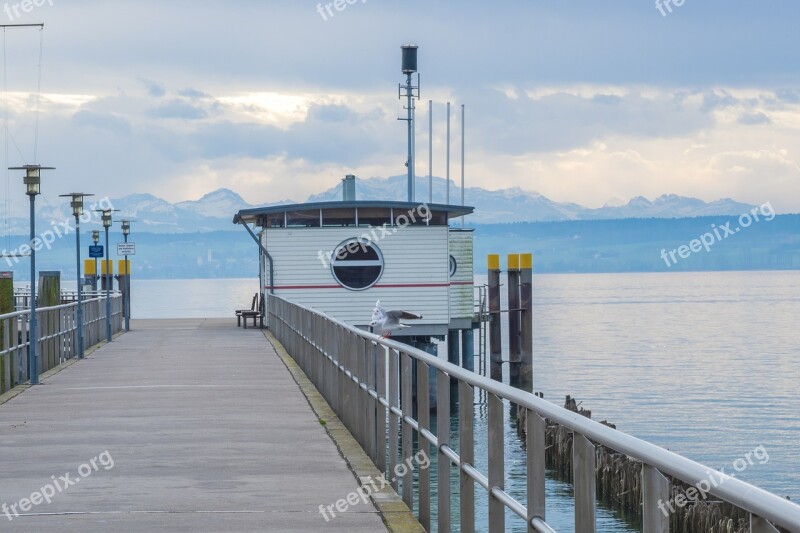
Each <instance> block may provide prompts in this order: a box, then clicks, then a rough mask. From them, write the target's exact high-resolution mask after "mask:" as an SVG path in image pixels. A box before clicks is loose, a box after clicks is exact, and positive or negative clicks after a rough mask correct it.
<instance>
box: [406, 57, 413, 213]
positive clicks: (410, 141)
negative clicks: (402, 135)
mask: <svg viewBox="0 0 800 533" xmlns="http://www.w3.org/2000/svg"><path fill="white" fill-rule="evenodd" d="M406 96H407V97H408V106H407V107H408V109H407V110H406V111H408V161H407V165H408V201H409V202H413V201H414V150H413V146H412V144H413V142H414V133H413V132H414V124H413V123H412V122H413V120H414V114H413V110H412V107H411V106H413V105H414V94H413V89H412V88H411V73H410V72H409V73H408V74H407V75H406Z"/></svg>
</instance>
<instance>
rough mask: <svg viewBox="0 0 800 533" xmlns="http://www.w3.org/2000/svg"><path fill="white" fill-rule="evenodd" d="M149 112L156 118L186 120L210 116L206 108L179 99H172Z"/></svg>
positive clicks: (148, 112)
mask: <svg viewBox="0 0 800 533" xmlns="http://www.w3.org/2000/svg"><path fill="white" fill-rule="evenodd" d="M147 114H148V115H149V116H151V117H154V118H177V119H185V120H199V119H203V118H206V117H207V116H208V113H207V112H206V110H205V109H203V108H201V107H198V106H195V105H192V104H188V103H186V102H181V101H179V100H172V101H170V102H167V103H165V104H162V105H160V106H158V107H155V108H152V109H149V110H148V111H147Z"/></svg>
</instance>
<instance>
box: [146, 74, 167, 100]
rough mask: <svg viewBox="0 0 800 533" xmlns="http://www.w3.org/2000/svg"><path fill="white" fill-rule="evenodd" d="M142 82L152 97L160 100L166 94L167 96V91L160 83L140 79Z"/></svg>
mask: <svg viewBox="0 0 800 533" xmlns="http://www.w3.org/2000/svg"><path fill="white" fill-rule="evenodd" d="M140 81H141V82H142V84H143V85H144V86H145V87H146V88H147V92H148V94H149V95H150V96H153V97H156V98H160V97H162V96H164V95H165V94H167V91H166V89H164V86H163V85H161V84H159V83H156V82H154V81H152V80H148V79H145V78H140Z"/></svg>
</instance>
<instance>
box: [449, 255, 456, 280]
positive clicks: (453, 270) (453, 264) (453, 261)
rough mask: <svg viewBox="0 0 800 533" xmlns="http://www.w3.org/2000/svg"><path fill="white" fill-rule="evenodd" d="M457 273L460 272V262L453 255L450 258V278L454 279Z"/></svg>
mask: <svg viewBox="0 0 800 533" xmlns="http://www.w3.org/2000/svg"><path fill="white" fill-rule="evenodd" d="M456 272H458V261H456V258H455V257H453V256H452V255H451V256H450V277H451V278H452V277H453V276H455V275H456Z"/></svg>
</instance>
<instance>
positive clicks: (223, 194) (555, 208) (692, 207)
mask: <svg viewBox="0 0 800 533" xmlns="http://www.w3.org/2000/svg"><path fill="white" fill-rule="evenodd" d="M416 185H417V198H418V199H419V200H421V201H424V200H425V199H427V198H428V179H427V178H418V179H417V184H416ZM464 192H465V200H466V204H467V205H471V206H474V207H475V213H474V214H473V215H471V216H470V217H468V221H469V222H470V223H474V224H488V223H498V222H524V221H531V222H534V221H564V220H600V219H619V218H681V217H697V216H721V215H739V214H741V213H744V212H746V211H749V210H750V209H751V207H752V206H749V205H747V204H742V203H739V202H736V201H734V200H731V199H727V198H725V199H722V200H717V201H714V202H710V203H708V202H704V201H703V200H699V199H697V198H687V197H683V196H676V195H663V196H660V197H658V198H656V199H655V200H652V201H651V200H648V199H647V198H644V197H641V196H638V197H636V198H633V199H631V200H630V201H628V202H625V201H622V200H620V199H618V198H614V199H611V200H610V201H609V202H608V203H606V205H604V206H603V207H600V208H597V209H592V208H588V207H583V206H581V205H578V204H575V203H568V202H555V201H553V200H550V199H549V198H547V197H545V196H542V195H541V194H538V193H535V192H528V191H524V190H522V189H519V188H512V189H502V190H498V191H489V190H486V189H482V188H480V187H468V188H467V189H466V190H465V191H464ZM406 194H407V191H406V177H405V176H394V177H391V178H372V179H366V180H361V179H358V180H357V184H356V198H357V199H359V200H405V198H406ZM341 198H342V184H341V182H339V183H338V184H337V185H336V186H335V187H332V188H331V189H328V190H327V191H324V192H322V193H319V194H313V195H311V196H309V198H308V200H307V201H309V202H323V201H338V200H341ZM447 199H448V191H447V182H446V181H445V180H444V179H442V178H434V179H433V201H434V203H447ZM101 200H102V199H101V198H98V197H93V198H87V199H86V206H87V207H86V209H87V210H89V209H91V208H92V206H93V205H96V204H97V203H99V202H101ZM106 202H107V201H106ZM449 202H450V203H452V204H460V203H461V190H460V189H459V188H458V187H456V184H455V183H453V182H452V181H451V183H450V190H449ZM289 203H294V202H293V201H291V200H286V201H282V202H276V203H274V204H264V205H278V204H289ZM110 204H111V205H112V206H113V208H114V209H118V210H119V211H118V212H117V213H115V214H114V218H115V220H119V219H121V218H122V217H130V218H133V219H134V220H135V222H134V231H141V232H148V233H196V232H207V231H219V230H223V231H224V230H228V231H230V230H234V229H235V228H234V226H233V224H232V219H233V215H234V214H235V213H236V212H237V211H239V210H240V209H247V208H251V207H254V205H252V204H250V203H248V202H247V201H245V200H244V199H243V198H242V197H241V196H240V195H239V194H237V193H235V192H234V191H231V190H230V189H218V190H216V191H213V192H210V193H208V194H206V195H205V196H203V197H202V198H200V199H198V200H190V201H183V202H177V203H171V202H168V201H167V200H164V199H162V198H159V197H157V196H154V195H152V194H132V195H129V196H125V197H123V198H119V199H111V200H110ZM36 206H37V222H38V228H37V229H39V230H40V231H44V230H46V229H47V228H48V227H49V226H51V225H55V224H57V223H59V222H64V221H65V220H67V219H68V218H69V219H70V220H71V218H72V215H71V211H70V209H69V203H68V202H67V201H66V200H65V199H62V198H57V197H56V198H50V197H44V196H42V197H41V198H40V199H39V200H37V202H36ZM27 207H28V204H27V202H26V201H24V199H20V200H19V201H15V202H13V203H12V204H11V205H10V210H9V211H10V213H11V217H10V224H7V223H6V216H5V206H4V205H1V204H0V211H2V212H1V213H0V234H4V233H9V234H11V235H26V234H27V233H28V214H27ZM83 227H84V229H85V230H89V229H98V228H100V217H99V215H98V214H96V213H95V214H94V215H93V217H92V220H91V222H89V223H88V224H84V226H83Z"/></svg>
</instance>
